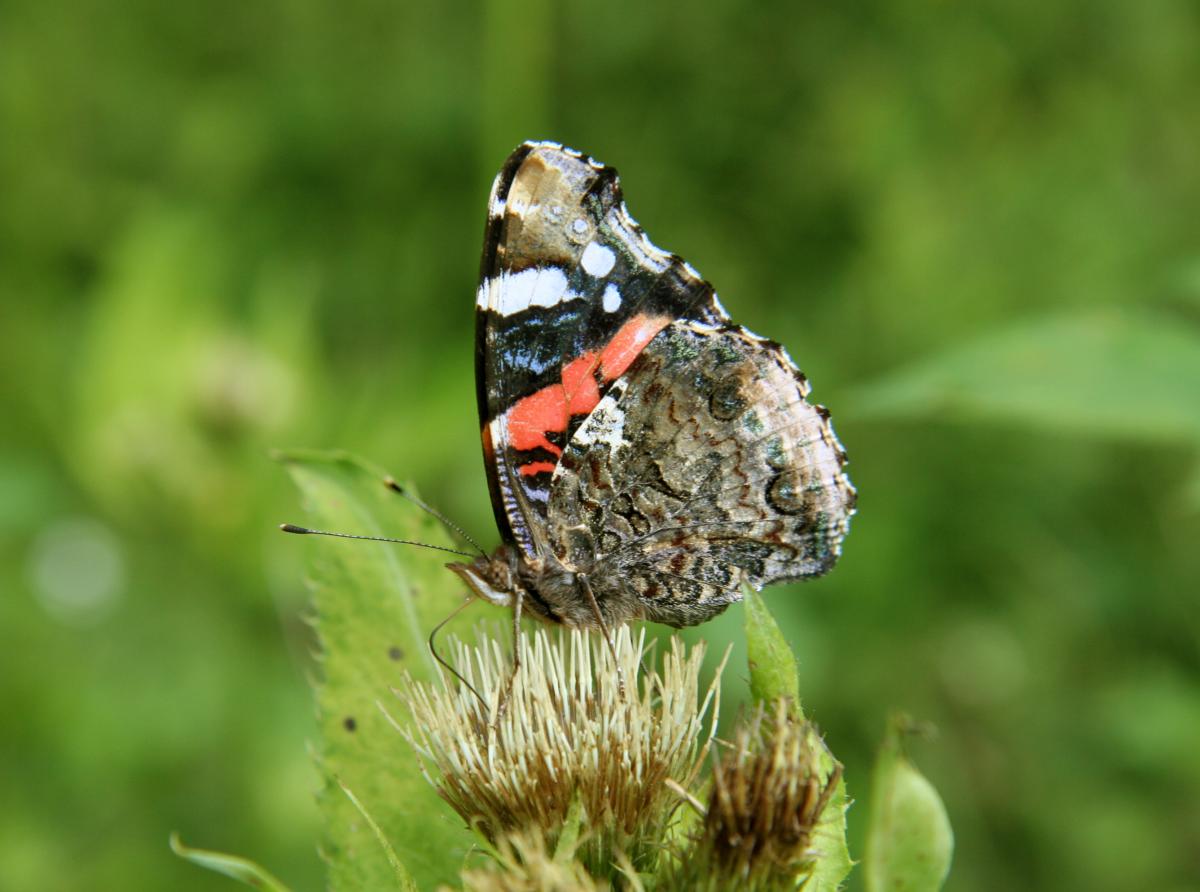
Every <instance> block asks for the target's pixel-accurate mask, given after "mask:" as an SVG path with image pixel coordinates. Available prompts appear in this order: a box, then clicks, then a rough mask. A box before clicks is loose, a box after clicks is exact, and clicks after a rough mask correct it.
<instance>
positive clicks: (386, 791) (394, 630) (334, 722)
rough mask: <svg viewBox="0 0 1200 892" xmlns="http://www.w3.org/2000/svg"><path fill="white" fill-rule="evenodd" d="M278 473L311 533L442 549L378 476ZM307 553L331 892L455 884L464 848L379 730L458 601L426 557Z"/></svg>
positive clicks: (425, 521) (366, 548)
mask: <svg viewBox="0 0 1200 892" xmlns="http://www.w3.org/2000/svg"><path fill="white" fill-rule="evenodd" d="M282 460H283V461H284V462H285V464H286V466H287V468H288V471H289V472H290V473H291V475H292V479H293V480H294V481H295V483H296V485H297V487H298V488H299V489H300V491H301V493H302V494H303V496H304V503H305V510H306V514H307V516H308V517H309V518H310V519H311V524H312V526H314V527H317V528H320V529H334V530H353V531H355V532H357V533H360V534H362V535H368V536H383V535H393V536H398V537H400V538H405V539H412V540H414V541H417V542H427V543H430V544H435V545H436V544H443V545H449V543H448V542H446V539H445V535H444V533H442V532H441V530H440V529H439V528H438V526H437V525H436V523H434V522H433V521H432V520H431V518H429V516H428V515H425V514H423V513H421V512H420V511H419V510H418V509H417V508H416V507H415V506H414V505H413V504H412V503H410V502H408V501H407V500H405V499H403V498H401V497H400V496H398V495H397V494H395V493H393V492H391V491H390V490H388V489H386V488H385V487H384V486H383V479H384V475H383V473H382V472H380V471H378V470H376V469H373V468H369V467H368V466H366V465H365V464H363V463H362V462H360V461H357V460H355V459H352V458H349V457H347V456H345V455H342V454H338V453H332V454H320V453H299V452H293V453H288V454H287V455H285V456H284V457H283V459H282ZM312 551H313V557H312V563H311V571H310V578H311V580H312V590H313V601H314V607H315V625H316V630H317V635H318V638H319V639H320V644H321V660H320V667H321V676H322V677H321V680H320V682H319V683H318V685H317V705H318V710H319V721H320V728H321V746H320V749H319V752H318V760H319V764H320V768H321V773H322V774H323V775H324V777H325V778H326V784H325V789H324V791H323V792H322V794H321V810H322V814H323V816H324V821H325V831H326V836H325V840H324V842H323V844H322V852H323V853H324V856H325V859H326V861H327V863H328V865H329V887H330V888H331V889H334V890H341V889H345V890H356V889H385V888H400V889H407V888H413V884H414V881H415V883H416V886H417V887H419V888H434V887H435V886H436V885H437V884H439V883H452V882H455V881H456V880H457V876H458V869H459V867H460V866H461V863H462V858H463V856H464V855H465V854H466V851H467V848H468V847H469V846H470V844H471V839H470V835H469V834H468V833H467V832H466V831H465V829H464V828H463V827H462V826H461V822H459V821H457V820H456V819H453V818H451V817H450V815H449V814H448V809H446V807H445V806H444V804H443V803H442V802H441V800H440V799H439V798H438V796H437V794H436V792H435V791H434V789H433V787H432V786H431V785H430V784H429V782H428V781H427V780H426V779H425V777H424V776H423V774H422V771H421V768H420V766H419V765H418V763H417V760H416V757H415V756H414V755H413V753H412V751H411V749H410V748H409V746H408V745H407V743H406V742H405V741H404V740H403V738H402V736H401V734H400V732H399V731H398V730H397V728H395V727H394V726H393V725H392V722H391V721H390V719H389V716H398V717H399V718H398V719H397V720H403V718H404V717H403V715H402V710H401V707H400V704H399V702H398V701H395V700H393V699H392V698H390V697H389V696H388V691H389V690H390V689H391V688H392V687H394V686H395V685H396V684H397V683H398V682H399V681H400V678H401V675H402V673H403V672H404V671H408V672H409V673H410V674H411V675H412V676H413V677H414V678H418V679H423V680H429V679H431V678H433V677H434V673H435V664H434V662H433V658H432V655H431V654H430V652H429V648H428V645H427V637H428V634H429V630H430V629H432V628H433V627H434V626H435V625H436V624H437V623H438V622H440V621H441V620H443V619H445V618H446V616H447V615H448V614H449V612H450V611H451V610H452V609H453V607H454V606H455V605H454V603H453V600H452V599H449V598H447V597H446V593H447V592H448V591H452V590H454V588H455V587H454V586H453V585H451V584H448V583H449V580H448V576H447V573H446V571H445V570H444V569H443V568H442V566H441V561H439V560H438V559H437V555H436V554H435V553H432V552H430V551H428V550H427V549H421V548H406V547H404V546H397V545H394V544H390V543H377V542H348V541H344V540H340V539H332V540H323V541H316V539H315V537H314V540H313V541H312ZM410 872H411V876H410Z"/></svg>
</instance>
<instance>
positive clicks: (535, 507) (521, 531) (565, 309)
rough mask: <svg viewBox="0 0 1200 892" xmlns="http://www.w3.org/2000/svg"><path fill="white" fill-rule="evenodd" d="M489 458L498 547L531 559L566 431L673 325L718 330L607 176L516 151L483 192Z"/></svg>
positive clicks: (713, 304)
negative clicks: (698, 324)
mask: <svg viewBox="0 0 1200 892" xmlns="http://www.w3.org/2000/svg"><path fill="white" fill-rule="evenodd" d="M476 306H477V326H476V339H477V343H476V365H477V368H476V381H477V385H478V399H479V413H480V422H481V426H482V437H483V449H484V463H485V465H486V467H487V472H488V483H489V486H490V488H491V493H492V503H493V507H494V509H495V513H496V522H497V525H498V526H499V529H500V533H501V536H502V538H503V539H504V540H505V541H506V542H508V543H510V544H514V545H517V546H519V547H520V548H521V550H522V551H523V552H524V554H525V555H526V557H528V558H531V559H532V558H535V557H536V556H537V555H538V553H539V551H540V549H541V548H542V547H544V544H545V543H544V542H541V541H540V530H541V529H542V527H543V526H544V523H545V520H546V504H547V500H548V498H549V490H550V479H551V474H552V473H553V471H554V468H555V466H556V464H557V462H558V460H559V457H560V456H561V455H562V451H563V449H564V448H565V446H566V444H567V442H568V441H569V439H570V437H571V435H572V434H573V432H574V431H575V429H576V428H577V427H578V425H579V424H580V423H581V422H582V420H583V419H584V418H586V417H587V415H588V414H589V413H590V412H591V411H592V410H593V409H594V408H595V407H596V405H597V404H598V403H599V402H600V399H601V398H602V397H603V396H604V394H605V393H606V392H607V390H608V388H609V387H610V386H611V385H612V383H613V382H614V381H615V380H616V379H617V378H619V377H620V376H621V375H622V374H623V373H624V372H625V370H626V369H627V368H628V367H629V365H630V363H631V362H633V360H634V359H635V358H636V357H637V355H638V354H639V353H640V352H641V350H642V349H643V348H644V347H645V345H646V344H647V343H648V342H649V341H650V340H651V339H652V338H653V337H654V336H655V335H656V334H657V333H658V332H659V331H661V330H662V329H663V328H664V327H665V326H666V325H668V324H670V323H671V322H673V321H675V320H677V319H690V320H696V321H702V322H709V323H719V322H724V321H726V317H725V314H724V312H723V311H722V310H721V308H720V305H719V304H718V303H717V300H716V296H715V294H714V293H713V289H712V286H710V285H709V284H708V283H707V282H705V281H703V280H702V279H701V278H700V277H699V275H697V274H696V272H695V271H694V270H693V269H692V268H691V267H690V266H688V265H687V264H686V263H684V262H683V261H682V260H680V259H679V258H678V257H676V256H674V255H671V254H667V253H664V252H663V251H660V250H659V249H658V248H656V247H654V245H652V244H651V243H650V242H649V240H647V239H646V237H645V235H644V234H643V233H642V231H641V229H640V228H639V227H638V225H637V223H636V222H635V221H634V220H633V219H632V218H631V217H630V216H629V213H628V211H627V210H626V208H625V205H624V202H623V201H622V198H621V188H620V184H619V182H618V179H617V174H616V171H615V170H614V169H613V168H611V167H606V166H605V165H603V164H600V163H598V162H596V161H594V160H592V159H591V158H588V157H586V156H584V155H582V154H580V153H578V152H575V151H572V150H570V149H565V148H563V147H562V146H560V145H557V144H555V143H525V144H524V145H522V146H521V147H520V148H518V149H517V150H516V151H515V152H514V153H513V154H512V156H511V157H510V158H509V159H508V161H507V162H506V163H505V165H504V167H503V169H502V170H501V171H500V174H499V176H497V178H496V182H495V185H494V186H493V188H492V195H491V199H490V202H489V206H488V223H487V228H486V231H485V235H484V249H483V258H482V263H481V271H480V284H479V294H478V299H477V304H476Z"/></svg>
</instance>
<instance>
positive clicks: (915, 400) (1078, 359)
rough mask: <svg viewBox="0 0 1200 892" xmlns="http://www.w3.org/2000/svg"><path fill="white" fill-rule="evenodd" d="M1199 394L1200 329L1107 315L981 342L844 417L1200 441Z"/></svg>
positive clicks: (889, 385) (876, 386)
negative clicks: (932, 419) (930, 419)
mask: <svg viewBox="0 0 1200 892" xmlns="http://www.w3.org/2000/svg"><path fill="white" fill-rule="evenodd" d="M1197 394H1200V330H1197V329H1195V328H1189V327H1188V326H1186V325H1181V324H1180V323H1179V322H1177V321H1175V320H1171V319H1167V318H1163V317H1160V316H1156V315H1153V314H1150V313H1145V312H1131V311H1118V310H1107V311H1103V312H1092V313H1087V314H1078V315H1071V316H1060V317H1052V318H1043V319H1036V320H1032V321H1028V322H1025V323H1023V324H1021V325H1018V326H1015V327H1013V328H1010V329H1007V330H1004V331H1001V332H998V333H995V334H987V335H984V336H982V337H979V338H975V339H973V340H970V341H968V342H967V343H964V344H961V345H959V346H955V347H952V348H951V349H949V350H946V351H945V352H943V353H941V354H938V355H936V356H933V357H931V358H929V359H926V360H924V361H921V362H918V363H916V364H915V365H913V366H910V367H908V368H906V369H901V370H899V371H897V372H894V373H892V374H890V375H888V376H886V377H884V378H883V379H881V380H879V381H877V382H875V383H873V384H870V385H868V386H867V387H865V388H863V389H861V390H860V391H859V392H858V393H856V394H855V395H853V397H852V399H851V400H850V405H849V406H848V407H847V409H849V410H851V411H854V412H857V413H858V415H859V416H860V417H883V418H894V417H904V416H926V415H931V414H936V415H939V416H943V417H948V418H962V419H983V420H1003V421H1015V422H1018V423H1025V424H1036V425H1038V426H1041V427H1048V428H1052V429H1055V430H1068V431H1073V432H1078V433H1083V434H1093V435H1102V436H1116V437H1122V438H1130V439H1139V440H1153V441H1180V440H1184V441H1192V442H1197V441H1200V411H1197ZM844 414H846V410H845V409H844V410H843V415H844Z"/></svg>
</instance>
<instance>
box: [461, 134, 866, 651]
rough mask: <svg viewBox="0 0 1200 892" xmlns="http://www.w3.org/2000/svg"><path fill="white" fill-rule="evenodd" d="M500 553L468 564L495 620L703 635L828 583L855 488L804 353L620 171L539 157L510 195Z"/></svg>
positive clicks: (496, 451) (512, 162)
mask: <svg viewBox="0 0 1200 892" xmlns="http://www.w3.org/2000/svg"><path fill="white" fill-rule="evenodd" d="M475 316H476V348H475V368H476V388H477V398H478V404H479V419H480V425H481V437H482V443H483V458H484V463H485V466H486V469H487V479H488V486H489V490H490V493H491V500H492V507H493V510H494V513H495V516H496V524H497V527H498V529H499V532H500V539H501V544H500V546H499V548H497V549H496V550H495V551H494V552H493V553H492V554H490V555H482V556H480V557H479V558H478V559H476V560H474V561H471V562H460V563H451V564H448V565H447V566H448V567H449V568H450V569H451V570H453V571H454V572H455V573H457V574H458V576H459V577H461V578H462V580H463V581H464V582H465V583H466V584H467V586H468V587H469V588H470V590H471V591H472V592H473V593H474V594H475V595H477V596H478V597H480V598H483V599H484V600H487V601H490V602H492V603H494V604H497V605H501V606H505V607H513V608H514V610H515V612H516V616H517V618H518V619H519V616H520V614H521V612H522V611H528V612H529V613H532V614H533V615H535V616H536V617H538V618H540V619H542V620H544V621H546V622H549V623H556V624H562V625H565V626H571V627H583V628H595V629H601V630H608V629H609V628H611V627H613V626H616V625H619V624H621V623H624V622H627V621H630V620H638V619H644V620H652V621H655V622H661V623H666V624H668V625H672V626H676V627H681V626H690V625H694V624H697V623H701V622H704V621H705V620H708V619H711V618H712V617H714V616H716V615H717V614H719V613H721V611H723V610H724V609H725V608H727V607H728V606H729V605H730V604H732V603H735V602H737V601H739V600H740V599H741V597H742V594H741V593H742V587H743V585H746V584H749V585H751V586H753V587H754V588H756V589H758V588H761V587H762V586H764V585H766V584H768V583H772V582H778V581H782V580H793V579H808V578H812V577H815V576H820V575H821V574H823V573H825V572H827V571H828V570H829V569H830V568H831V567H832V566H833V565H834V563H835V561H836V560H837V558H838V556H839V554H840V552H841V544H842V540H843V538H844V537H845V535H846V532H847V529H848V526H849V521H850V517H851V515H852V514H853V513H854V504H855V498H856V494H855V490H854V488H853V486H852V485H851V484H850V481H849V479H848V478H847V477H846V475H845V472H844V466H845V464H846V453H845V451H844V450H843V449H842V446H841V444H840V443H839V442H838V439H837V437H836V436H835V435H834V432H833V428H832V427H831V426H830V423H829V413H828V412H827V411H826V410H825V408H824V407H822V406H820V405H816V404H814V403H810V402H809V401H808V394H809V385H808V382H807V380H806V379H805V377H804V376H803V375H802V374H801V373H800V371H799V370H798V369H797V368H796V366H795V364H794V363H793V362H792V360H791V359H790V358H789V356H788V354H787V353H786V351H785V350H784V349H783V348H782V347H781V346H780V345H779V344H777V343H774V342H773V341H769V340H766V339H764V338H761V337H759V336H757V335H755V334H753V333H751V332H749V331H747V330H746V329H745V328H742V327H741V326H738V325H736V324H734V323H733V322H732V321H731V320H730V318H729V316H728V315H727V313H726V312H725V310H724V308H723V307H722V306H721V303H720V301H719V300H718V299H717V295H716V293H715V292H714V290H713V288H712V286H711V285H710V284H709V283H708V282H706V281H704V279H702V278H701V277H700V275H699V274H698V273H697V272H696V270H694V269H693V268H692V267H691V266H690V265H689V264H688V263H686V262H685V261H684V260H682V259H681V258H679V257H678V256H676V255H674V254H669V253H666V252H664V251H661V250H659V249H658V248H657V247H655V246H654V245H653V244H652V243H651V242H650V240H649V239H648V238H647V237H646V235H645V233H644V232H643V231H642V229H641V227H640V226H639V225H638V224H637V223H636V222H635V221H634V219H633V218H632V217H631V216H630V215H629V212H628V210H627V209H626V207H625V203H624V200H623V198H622V192H621V186H620V181H619V179H618V177H617V172H616V170H614V169H613V168H612V167H609V166H607V165H604V164H601V163H599V162H597V161H595V160H593V159H592V158H590V157H588V156H586V155H584V154H582V153H580V152H577V151H574V150H572V149H569V148H565V147H563V146H561V145H559V144H557V143H553V142H526V143H524V144H523V145H521V146H520V147H518V148H517V149H516V151H514V152H513V153H512V155H511V156H510V157H509V158H508V160H507V161H506V162H505V163H504V166H503V167H502V168H501V170H500V172H499V174H498V175H497V177H496V180H495V183H494V185H493V187H492V192H491V197H490V199H489V203H488V217H487V224H486V227H485V229H484V244H483V257H482V261H481V270H480V281H479V288H478V292H477V296H476V302H475Z"/></svg>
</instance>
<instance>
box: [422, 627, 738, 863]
mask: <svg viewBox="0 0 1200 892" xmlns="http://www.w3.org/2000/svg"><path fill="white" fill-rule="evenodd" d="M614 644H615V648H614V650H615V654H614V653H611V652H610V650H609V648H608V646H607V644H606V642H605V641H604V639H603V638H600V637H598V636H592V635H589V634H587V633H586V632H581V631H577V630H569V631H568V630H560V631H556V632H554V633H550V632H548V631H546V630H542V629H539V630H537V631H536V632H535V633H534V634H533V635H532V636H526V635H522V636H520V638H519V640H518V642H517V646H518V647H519V648H520V656H521V666H520V669H519V670H518V671H517V673H516V675H515V676H513V674H512V664H511V661H510V660H509V659H508V657H506V656H505V655H504V654H503V652H502V650H501V648H500V645H499V644H498V643H497V642H496V641H494V640H491V639H488V638H486V637H483V636H481V640H480V643H479V644H478V645H477V646H475V647H467V646H466V645H464V644H462V643H461V642H454V644H453V645H452V647H453V654H454V658H453V663H454V664H455V669H456V670H457V671H458V672H460V673H461V674H462V676H463V677H464V678H465V679H467V681H468V682H469V683H470V684H471V685H472V686H473V687H474V688H475V689H476V690H477V691H478V692H479V694H480V695H481V697H482V700H483V701H484V702H480V699H479V698H477V697H476V696H475V694H473V693H472V692H471V691H470V690H469V689H467V688H466V687H465V686H457V685H452V684H450V683H448V682H445V681H444V682H443V683H442V684H434V685H427V684H417V683H413V682H409V683H408V684H407V685H406V686H405V687H404V688H403V690H401V691H400V692H399V694H400V696H401V697H402V699H404V700H405V701H406V702H407V704H408V707H409V710H410V712H411V714H412V719H413V722H412V725H411V728H410V729H409V730H407V731H406V732H405V733H406V736H407V737H408V739H409V742H410V743H411V744H412V746H413V747H414V748H415V749H416V751H417V753H418V755H419V756H420V757H421V760H422V763H423V767H424V769H425V772H426V776H427V777H430V775H433V776H432V777H431V778H430V779H431V782H432V783H433V784H434V785H435V786H436V787H437V790H438V792H439V793H440V794H441V796H442V798H443V799H445V800H446V801H447V802H448V803H449V804H450V805H451V806H453V808H454V809H455V811H457V812H458V813H459V815H461V816H462V818H463V819H464V820H465V821H467V822H468V823H469V824H471V825H472V826H473V827H475V828H476V829H478V830H479V831H480V832H481V833H483V835H484V836H485V837H486V838H487V839H488V840H490V841H492V842H493V843H496V842H498V841H500V840H503V839H505V838H506V837H511V836H512V834H514V833H524V834H528V833H531V832H536V833H538V834H540V835H541V837H542V839H543V840H544V842H545V846H546V848H547V850H554V848H555V844H556V842H557V839H558V837H559V835H560V833H561V832H562V829H563V826H564V821H565V819H566V816H567V814H568V811H569V809H570V808H571V805H572V802H573V801H576V800H577V801H578V803H579V805H580V806H581V807H582V809H583V812H584V815H585V820H584V823H583V826H584V828H585V832H584V836H583V839H582V840H581V841H580V844H579V846H578V849H577V855H578V857H579V858H580V859H581V860H582V861H583V863H584V864H586V865H587V866H588V868H589V869H591V870H592V871H593V872H595V873H597V874H598V875H602V876H603V875H611V873H612V872H613V870H614V868H613V863H614V860H619V861H621V862H623V863H626V864H630V865H632V866H633V867H634V868H635V869H636V870H639V871H640V870H647V869H650V868H651V867H652V866H653V864H654V863H655V861H656V860H657V858H658V855H659V854H660V852H661V851H662V850H663V848H664V845H665V843H664V840H665V838H666V836H667V830H668V828H669V826H670V825H671V823H672V820H673V816H674V813H675V811H676V808H677V806H678V805H679V802H680V799H679V797H678V796H677V795H676V794H675V793H673V792H672V791H671V790H670V789H669V788H668V785H667V782H668V781H671V782H673V783H674V784H679V785H680V786H682V787H683V788H684V789H689V788H690V787H691V786H692V785H693V784H694V783H695V780H696V777H697V774H698V773H699V771H700V768H701V766H702V763H703V760H704V757H705V754H706V753H707V751H708V745H709V742H710V741H711V739H712V735H713V732H714V730H715V727H716V720H717V682H718V680H719V672H718V678H715V679H714V680H713V682H712V684H711V685H710V686H709V687H708V689H707V690H706V691H702V690H701V687H700V666H701V661H702V659H703V648H702V647H699V646H697V647H694V648H692V649H691V651H690V652H687V651H686V650H685V648H684V647H683V645H682V644H680V643H679V642H678V641H677V640H676V639H672V640H671V644H670V648H669V650H668V652H667V653H666V654H665V655H664V657H663V660H662V668H661V670H660V671H657V672H649V673H646V672H643V671H642V656H643V654H644V651H645V633H644V632H643V633H640V634H639V635H638V637H637V638H636V640H635V639H634V638H632V637H631V634H630V631H629V630H628V629H627V628H621V629H619V630H617V632H616V634H615V635H614ZM618 665H619V666H620V668H621V674H622V675H623V676H624V678H625V679H626V682H625V686H624V688H622V686H621V684H620V683H619V681H618V678H619V675H618V672H617V666H618ZM510 680H511V691H508V694H507V696H508V699H507V701H506V705H505V708H504V709H503V710H500V711H499V712H498V707H499V704H500V702H501V699H502V698H503V697H504V696H505V693H506V691H507V690H508V687H509V684H510ZM497 715H499V716H500V718H499V719H498V720H497V719H496V716H497ZM706 715H708V719H707V725H708V727H707V729H706V728H705V724H706Z"/></svg>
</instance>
